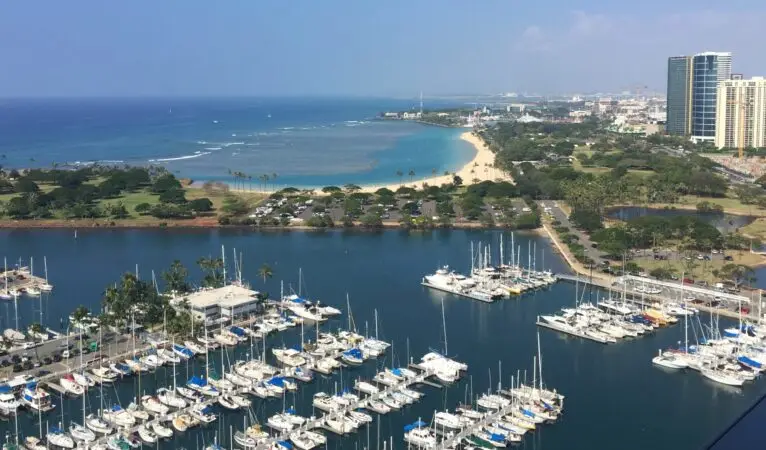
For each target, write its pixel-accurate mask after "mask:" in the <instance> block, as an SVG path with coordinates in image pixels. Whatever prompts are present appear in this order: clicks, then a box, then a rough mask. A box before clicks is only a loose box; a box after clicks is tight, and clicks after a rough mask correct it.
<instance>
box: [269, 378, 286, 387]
mask: <svg viewBox="0 0 766 450" xmlns="http://www.w3.org/2000/svg"><path fill="white" fill-rule="evenodd" d="M266 382H267V383H269V384H271V385H274V386H279V387H283V386H284V385H285V379H284V378H283V377H273V378H271V379H270V380H268V381H266Z"/></svg>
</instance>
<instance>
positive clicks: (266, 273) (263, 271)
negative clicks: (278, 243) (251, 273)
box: [258, 263, 274, 284]
mask: <svg viewBox="0 0 766 450" xmlns="http://www.w3.org/2000/svg"><path fill="white" fill-rule="evenodd" d="M258 276H259V277H261V278H262V279H263V283H264V284H265V283H266V280H267V279H269V278H271V277H272V276H274V271H273V270H272V269H271V266H269V265H268V264H266V263H263V264H262V265H261V267H260V268H259V269H258Z"/></svg>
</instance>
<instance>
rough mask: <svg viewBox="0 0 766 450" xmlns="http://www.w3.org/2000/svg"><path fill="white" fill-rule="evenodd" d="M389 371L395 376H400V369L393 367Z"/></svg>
mask: <svg viewBox="0 0 766 450" xmlns="http://www.w3.org/2000/svg"><path fill="white" fill-rule="evenodd" d="M391 373H393V374H394V375H396V376H397V377H401V376H402V369H393V370H392V371H391Z"/></svg>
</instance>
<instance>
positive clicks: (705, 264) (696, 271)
mask: <svg viewBox="0 0 766 450" xmlns="http://www.w3.org/2000/svg"><path fill="white" fill-rule="evenodd" d="M726 254H727V255H729V256H732V257H733V258H734V260H733V261H725V260H723V258H720V257H717V258H713V260H712V261H704V260H703V261H699V260H697V259H696V258H695V259H694V260H693V261H686V260H682V259H669V260H664V261H658V260H654V259H653V257H651V256H649V257H639V258H635V259H633V262H635V263H636V264H638V265H639V266H640V267H641V268H642V269H644V270H645V271H646V272H647V273H649V272H651V271H652V270H653V269H657V268H660V269H666V270H670V271H671V272H673V273H675V274H676V275H678V276H681V274H684V276H686V277H687V278H693V279H695V280H705V281H707V282H708V283H713V282H717V281H720V280H719V279H717V278H716V277H715V276H713V271H714V270H720V269H721V268H722V267H723V266H725V265H726V264H742V265H745V266H748V267H757V266H762V265H765V264H766V257H764V256H763V255H759V254H757V253H751V252H749V251H744V250H739V251H733V250H727V251H726ZM695 256H696V255H695ZM713 256H718V255H713ZM690 270H691V274H689V271H690Z"/></svg>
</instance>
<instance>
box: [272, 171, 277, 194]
mask: <svg viewBox="0 0 766 450" xmlns="http://www.w3.org/2000/svg"><path fill="white" fill-rule="evenodd" d="M276 180H277V174H276V172H271V181H272V182H276ZM274 190H275V191H276V190H277V188H276V187H274Z"/></svg>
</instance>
